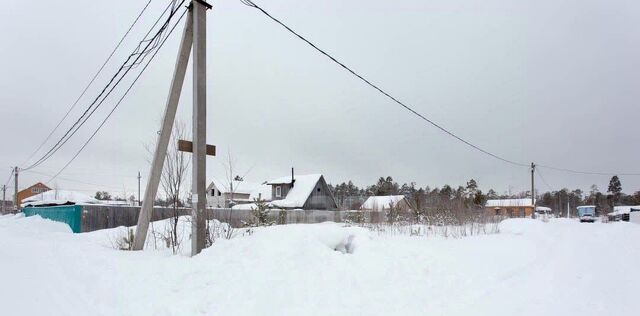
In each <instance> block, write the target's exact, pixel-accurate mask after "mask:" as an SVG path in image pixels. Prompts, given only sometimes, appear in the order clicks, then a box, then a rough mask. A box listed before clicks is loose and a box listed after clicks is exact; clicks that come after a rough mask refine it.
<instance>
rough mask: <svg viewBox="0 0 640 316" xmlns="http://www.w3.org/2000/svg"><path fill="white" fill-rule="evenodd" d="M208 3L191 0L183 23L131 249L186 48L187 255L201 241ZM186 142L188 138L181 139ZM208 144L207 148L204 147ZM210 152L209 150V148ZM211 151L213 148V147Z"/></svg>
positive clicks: (156, 176) (151, 189) (155, 178)
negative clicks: (189, 87)
mask: <svg viewBox="0 0 640 316" xmlns="http://www.w3.org/2000/svg"><path fill="white" fill-rule="evenodd" d="M208 9H211V5H210V4H208V3H206V2H205V1H204V0H192V1H191V4H190V5H189V13H188V15H187V21H186V23H185V28H184V32H183V33H182V40H181V41H180V48H179V50H178V57H177V60H176V65H175V70H174V73H173V79H172V81H171V87H170V90H169V96H168V98H167V103H166V108H165V112H164V118H163V120H162V128H161V130H160V135H158V141H157V142H156V150H155V153H154V156H153V160H152V163H151V172H149V176H148V182H147V187H146V189H145V192H144V199H143V200H142V208H141V209H140V214H139V216H138V226H137V229H136V233H135V237H134V241H133V250H142V249H143V248H144V243H145V240H146V237H147V231H148V230H149V222H150V221H151V215H152V214H151V213H152V211H153V202H154V201H155V198H156V194H157V192H158V185H159V183H160V178H161V176H162V169H163V166H164V162H165V157H166V154H167V147H168V145H169V141H170V138H171V130H172V127H173V123H174V120H175V117H176V111H177V107H178V101H179V99H180V92H181V89H182V85H183V83H184V77H185V73H186V70H187V64H188V62H189V52H190V51H191V50H192V48H193V50H192V53H193V57H192V58H193V123H192V125H193V142H192V143H191V144H192V147H191V150H184V151H191V152H193V155H192V165H191V166H192V167H191V169H192V172H193V174H192V185H191V187H192V189H191V190H192V192H191V196H192V197H191V205H192V210H191V219H192V221H191V222H192V226H191V230H192V231H191V255H192V256H194V255H197V254H198V253H200V251H202V249H203V248H204V245H205V231H204V230H205V211H206V210H205V208H206V155H207V152H208V150H207V149H210V147H213V146H208V145H207V142H206V131H207V129H206V127H207V121H206V97H207V92H206V73H207V72H206V69H207V68H206V53H207V47H206V46H207V42H206V27H207V24H206V22H207V20H206V12H207V10H208ZM185 143H188V142H185ZM208 147H209V148H208ZM209 152H211V150H209ZM213 153H215V149H214V150H213Z"/></svg>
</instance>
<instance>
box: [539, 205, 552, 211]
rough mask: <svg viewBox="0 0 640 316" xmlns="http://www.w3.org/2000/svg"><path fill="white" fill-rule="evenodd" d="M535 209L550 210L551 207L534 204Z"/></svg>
mask: <svg viewBox="0 0 640 316" xmlns="http://www.w3.org/2000/svg"><path fill="white" fill-rule="evenodd" d="M536 211H547V212H550V211H551V208H550V207H546V206H536Z"/></svg>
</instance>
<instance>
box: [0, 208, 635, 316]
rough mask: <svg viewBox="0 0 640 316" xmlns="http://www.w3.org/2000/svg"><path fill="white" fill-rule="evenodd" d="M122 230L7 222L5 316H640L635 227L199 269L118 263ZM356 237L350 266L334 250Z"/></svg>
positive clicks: (289, 241) (271, 232)
mask: <svg viewBox="0 0 640 316" xmlns="http://www.w3.org/2000/svg"><path fill="white" fill-rule="evenodd" d="M117 231H118V230H105V231H98V232H93V233H87V234H72V233H71V232H70V230H69V228H68V227H66V225H64V224H60V223H56V222H51V221H48V220H43V219H41V218H39V217H29V218H24V217H19V216H3V217H0V314H1V315H200V314H201V315H427V314H428V315H518V316H523V315H563V316H564V315H581V316H584V315H638V314H639V313H640V299H639V298H640V297H639V295H640V268H639V266H638V265H639V264H640V247H639V243H640V225H635V224H630V223H610V224H602V223H595V224H580V223H577V222H575V221H570V220H566V219H556V220H552V221H550V222H549V223H543V222H540V221H535V220H525V219H513V220H507V221H505V222H503V223H501V225H500V234H493V235H480V236H473V237H466V238H459V239H452V238H449V239H446V238H434V237H424V236H423V237H415V236H414V237H410V236H381V235H378V234H376V233H373V232H370V231H368V230H366V229H363V228H357V227H343V225H341V224H334V223H324V224H314V225H287V226H274V227H268V228H264V229H256V230H255V232H254V233H253V234H251V235H248V234H245V235H244V236H243V235H238V236H237V237H236V238H233V239H231V240H224V239H221V240H217V241H216V243H215V244H214V245H213V246H212V247H211V248H209V249H206V250H205V251H204V252H203V253H202V254H200V255H198V256H196V257H194V258H189V257H186V256H180V255H177V256H175V255H171V254H170V252H169V251H144V252H127V251H117V250H114V249H113V247H112V245H111V240H112V239H113V237H114V234H117ZM351 235H352V236H354V238H353V246H354V250H353V253H351V254H349V253H342V252H337V251H334V249H335V248H336V246H337V245H338V244H340V243H341V242H343V241H344V240H346V239H348V237H349V236H351ZM187 248H188V245H187Z"/></svg>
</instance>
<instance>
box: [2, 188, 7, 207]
mask: <svg viewBox="0 0 640 316" xmlns="http://www.w3.org/2000/svg"><path fill="white" fill-rule="evenodd" d="M6 195H7V185H6V184H3V185H2V214H4V211H5V204H6V201H5V198H6Z"/></svg>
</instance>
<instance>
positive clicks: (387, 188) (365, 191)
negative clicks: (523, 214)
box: [329, 176, 640, 215]
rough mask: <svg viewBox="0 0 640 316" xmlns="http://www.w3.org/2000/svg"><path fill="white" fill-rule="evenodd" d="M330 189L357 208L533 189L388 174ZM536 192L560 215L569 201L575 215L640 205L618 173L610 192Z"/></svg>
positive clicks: (435, 204)
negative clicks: (377, 201) (591, 208)
mask: <svg viewBox="0 0 640 316" xmlns="http://www.w3.org/2000/svg"><path fill="white" fill-rule="evenodd" d="M329 189H330V190H331V192H332V193H333V196H334V198H335V200H336V203H337V204H338V206H339V207H340V208H341V209H357V208H358V207H360V205H361V204H362V202H363V201H364V200H365V199H366V198H367V197H369V196H379V195H404V196H405V197H406V198H407V200H409V201H410V202H411V203H412V204H413V207H416V208H418V209H423V208H448V209H460V208H466V209H469V208H471V209H473V208H476V209H477V208H482V207H483V206H484V204H485V202H486V201H487V200H489V199H515V198H526V197H531V191H522V192H517V193H507V192H504V193H502V194H499V193H497V192H496V191H495V190H493V189H489V190H488V191H487V192H486V193H485V192H483V191H482V190H480V188H479V185H478V182H477V181H476V180H474V179H470V180H469V181H467V183H466V184H465V185H458V186H451V185H449V184H445V185H443V186H442V187H433V188H432V187H430V186H426V187H418V186H416V183H415V182H411V183H403V184H399V183H398V182H396V181H394V180H393V178H392V177H391V176H387V177H380V178H379V179H378V181H377V182H376V183H374V184H372V185H369V186H364V187H358V186H356V185H355V184H353V182H352V181H348V182H342V183H340V184H337V185H332V184H329ZM536 191H537V198H538V199H537V205H538V206H546V207H550V208H551V209H553V211H554V212H555V213H557V214H558V215H560V214H562V215H565V214H566V211H567V203H568V205H569V208H570V209H571V210H572V211H571V212H572V214H575V208H576V207H577V206H580V205H595V206H596V212H598V214H606V213H608V212H611V211H612V210H613V207H614V206H616V205H640V191H636V192H635V193H634V194H631V195H628V194H625V193H623V192H622V183H621V182H620V179H619V178H618V176H613V177H612V178H611V180H610V181H609V186H608V187H607V191H606V192H601V191H600V190H599V189H598V187H597V186H596V185H595V184H594V185H592V186H591V188H590V191H589V192H583V191H582V190H581V189H575V190H570V189H567V188H564V189H561V190H558V191H547V192H540V191H538V190H536Z"/></svg>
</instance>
